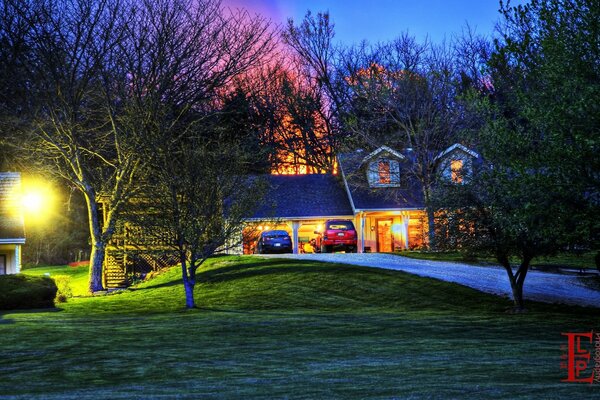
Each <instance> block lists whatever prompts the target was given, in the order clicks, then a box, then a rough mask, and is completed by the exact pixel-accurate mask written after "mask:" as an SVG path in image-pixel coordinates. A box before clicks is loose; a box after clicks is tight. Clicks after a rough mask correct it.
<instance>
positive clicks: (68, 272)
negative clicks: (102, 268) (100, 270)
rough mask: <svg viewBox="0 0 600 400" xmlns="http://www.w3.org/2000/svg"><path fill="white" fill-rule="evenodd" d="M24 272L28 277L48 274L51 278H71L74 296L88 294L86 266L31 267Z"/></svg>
mask: <svg viewBox="0 0 600 400" xmlns="http://www.w3.org/2000/svg"><path fill="white" fill-rule="evenodd" d="M22 272H23V273H24V274H27V275H36V276H41V275H45V274H48V275H49V276H50V277H51V278H56V277H57V276H67V277H69V283H70V286H71V289H72V291H73V296H85V295H87V292H88V290H87V288H88V267H87V266H86V265H82V266H78V267H70V266H68V265H58V266H43V267H29V268H27V269H24V270H23V271H22Z"/></svg>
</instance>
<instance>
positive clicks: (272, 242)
mask: <svg viewBox="0 0 600 400" xmlns="http://www.w3.org/2000/svg"><path fill="white" fill-rule="evenodd" d="M256 252H257V253H258V254H267V253H291V252H292V239H291V238H290V235H289V234H288V233H287V232H286V231H264V232H262V233H261V234H260V237H259V238H258V243H257V244H256Z"/></svg>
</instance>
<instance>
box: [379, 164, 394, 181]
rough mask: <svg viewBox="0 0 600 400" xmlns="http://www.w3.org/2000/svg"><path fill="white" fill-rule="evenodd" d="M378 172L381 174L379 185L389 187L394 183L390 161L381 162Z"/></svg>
mask: <svg viewBox="0 0 600 400" xmlns="http://www.w3.org/2000/svg"><path fill="white" fill-rule="evenodd" d="M377 171H378V173H379V184H381V185H389V184H390V183H392V179H391V174H390V162H389V161H388V160H379V163H378V167H377Z"/></svg>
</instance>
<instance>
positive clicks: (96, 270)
mask: <svg viewBox="0 0 600 400" xmlns="http://www.w3.org/2000/svg"><path fill="white" fill-rule="evenodd" d="M83 194H84V196H85V201H86V205H87V209H88V222H89V226H90V237H91V239H92V253H91V255H90V271H89V285H88V288H89V291H90V292H92V293H93V292H97V291H99V290H104V286H103V284H102V265H103V263H104V250H105V249H106V243H105V242H104V240H103V237H102V225H101V223H100V217H99V216H98V203H97V202H96V197H95V195H94V194H93V193H87V192H84V193H83Z"/></svg>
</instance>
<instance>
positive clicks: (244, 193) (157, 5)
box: [123, 0, 275, 308]
mask: <svg viewBox="0 0 600 400" xmlns="http://www.w3.org/2000/svg"><path fill="white" fill-rule="evenodd" d="M128 32H129V33H128V35H127V36H128V39H127V40H126V41H125V47H124V49H126V50H128V53H127V55H124V56H123V59H124V60H126V64H125V68H124V71H126V72H127V76H128V78H129V82H130V84H129V85H130V89H129V90H131V91H132V92H134V95H133V101H131V103H130V108H129V109H128V112H127V113H126V114H125V117H124V120H125V121H126V122H127V123H128V124H129V126H132V127H141V129H143V135H142V137H143V138H144V141H143V143H140V146H139V148H138V151H139V152H140V153H141V154H143V158H144V160H145V163H144V165H143V168H144V169H143V174H142V181H141V182H140V192H139V194H138V196H136V198H135V199H133V200H132V201H131V202H130V203H129V210H128V213H127V214H128V215H126V216H125V218H128V219H130V220H131V221H132V223H133V226H134V227H135V226H137V227H138V228H139V229H140V230H141V231H142V232H143V235H142V236H145V237H146V238H147V240H146V243H145V245H146V246H153V247H154V250H157V251H159V252H162V253H165V254H170V255H173V254H174V255H176V256H177V258H178V260H179V262H180V263H181V269H182V278H183V282H184V287H185V291H186V305H187V307H190V308H191V307H194V298H193V290H194V286H195V283H196V271H197V269H198V268H199V267H200V265H201V264H202V263H203V262H204V261H205V260H206V259H207V258H208V257H210V256H212V255H213V254H214V253H215V252H218V251H225V250H227V249H229V248H231V247H234V246H237V245H239V242H240V241H241V238H242V234H241V221H242V219H243V218H247V217H248V216H249V215H251V210H252V209H253V208H254V207H255V205H257V204H258V203H259V202H260V200H261V190H260V187H259V186H260V185H258V183H257V181H253V180H250V179H248V178H247V176H246V173H247V172H248V171H249V170H251V169H252V166H253V165H255V164H256V159H255V157H256V156H257V155H260V153H259V154H255V153H250V152H248V143H247V140H248V136H249V133H248V132H237V133H236V132H233V130H232V128H231V122H232V121H227V122H228V123H227V124H226V123H224V120H227V119H228V118H229V117H232V114H231V113H232V112H233V111H232V110H231V109H230V105H231V104H230V103H229V102H228V99H229V100H230V99H231V98H232V96H233V95H235V93H234V91H235V88H236V82H237V81H239V80H240V79H242V77H244V76H246V75H248V74H250V73H251V72H253V71H255V70H256V69H259V68H260V67H262V66H263V65H264V64H265V63H266V62H267V60H268V58H269V56H270V55H271V51H272V50H273V48H274V45H275V41H274V35H273V31H272V29H271V27H270V24H269V22H268V21H265V20H264V19H263V18H261V17H259V16H256V17H250V16H249V14H248V13H247V12H245V11H243V10H237V11H228V10H224V9H223V8H222V7H221V5H220V3H219V2H214V1H192V0H189V1H188V0H177V1H176V0H164V1H159V2H156V1H147V2H146V3H144V5H143V7H141V8H137V9H136V11H135V14H134V20H133V21H132V22H131V23H130V24H129V26H128ZM234 111H235V108H234ZM245 127H246V126H244V128H245ZM247 127H248V128H249V129H252V128H251V125H249V126H247ZM132 129H133V128H132ZM137 129H140V128H137Z"/></svg>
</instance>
